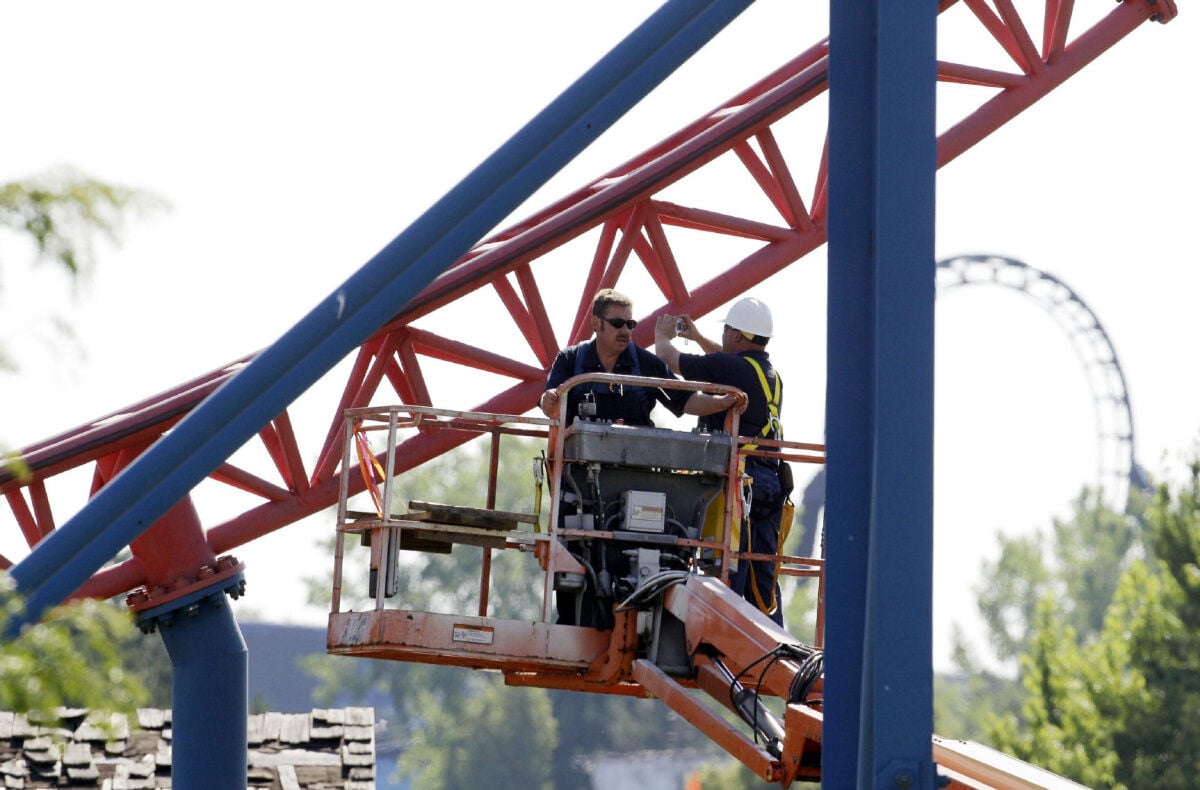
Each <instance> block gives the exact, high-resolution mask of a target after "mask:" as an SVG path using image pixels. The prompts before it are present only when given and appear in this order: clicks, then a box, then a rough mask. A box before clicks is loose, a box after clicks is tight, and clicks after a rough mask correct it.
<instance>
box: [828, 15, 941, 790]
mask: <svg viewBox="0 0 1200 790" xmlns="http://www.w3.org/2000/svg"><path fill="white" fill-rule="evenodd" d="M936 17H937V3H936V2H935V0H927V1H926V2H924V3H894V2H893V3H888V2H885V1H884V0H837V1H836V2H831V3H830V69H829V76H830V88H829V95H830V99H829V102H830V134H829V137H830V154H829V172H830V178H829V184H830V189H829V196H830V213H829V248H828V249H829V286H828V287H829V294H828V305H829V308H828V309H829V318H828V336H829V339H828V390H827V393H826V447H827V465H826V475H827V479H826V486H827V488H826V510H825V525H826V552H827V560H828V565H827V580H828V581H827V584H828V587H827V598H826V642H825V650H826V663H825V667H826V677H825V703H826V705H825V732H824V735H823V738H822V787H824V788H826V790H835V789H836V790H842V788H855V787H857V788H866V787H874V788H898V789H899V790H903V789H904V788H932V787H934V783H935V776H934V766H933V761H932V754H931V750H932V745H931V736H932V725H933V669H932V584H933V581H932V573H933V526H932V525H933V306H934V303H933V299H934V285H935V262H934V257H933V217H934V176H935V172H936V136H935V128H934V88H935V79H936V65H935V64H936V60H935V30H936V28H935V25H936Z"/></svg>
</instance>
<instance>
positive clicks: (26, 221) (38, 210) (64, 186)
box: [0, 169, 165, 276]
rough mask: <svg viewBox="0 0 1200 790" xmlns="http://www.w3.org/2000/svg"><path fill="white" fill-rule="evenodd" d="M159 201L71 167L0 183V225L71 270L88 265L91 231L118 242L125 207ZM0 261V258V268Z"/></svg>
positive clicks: (133, 208) (91, 255)
mask: <svg viewBox="0 0 1200 790" xmlns="http://www.w3.org/2000/svg"><path fill="white" fill-rule="evenodd" d="M163 206H165V203H164V202H163V201H162V200H161V199H159V198H155V197H152V196H150V195H149V194H148V193H145V192H140V191H138V190H134V189H131V188H129V187H125V186H120V185H117V184H108V183H105V182H103V181H98V180H96V179H94V178H90V177H88V176H86V175H84V174H82V173H79V172H77V171H75V170H72V169H61V170H58V171H55V172H51V173H46V174H44V175H41V176H37V177H34V178H29V179H26V180H24V181H12V182H9V183H5V184H0V228H7V229H9V230H11V231H14V232H16V233H17V234H18V235H21V236H24V237H26V238H28V239H29V240H30V241H32V242H33V244H34V249H35V251H36V257H37V259H38V260H39V261H50V262H53V263H57V264H60V265H61V266H62V267H63V268H65V269H66V270H67V271H68V272H70V273H71V274H72V275H75V276H79V275H86V274H87V273H88V271H89V270H90V269H91V267H92V264H93V263H94V260H95V247H94V243H93V240H94V238H95V237H96V236H97V235H100V236H103V237H105V238H107V239H108V240H109V241H111V242H114V243H116V242H119V241H120V236H121V233H122V231H123V230H124V225H125V220H126V218H127V216H128V215H129V214H130V213H131V212H135V211H136V212H141V211H145V210H148V209H151V208H159V207H163ZM4 264H5V261H4V259H2V258H0V268H2V267H3V265H4Z"/></svg>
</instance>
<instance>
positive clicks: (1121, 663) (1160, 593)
mask: <svg viewBox="0 0 1200 790" xmlns="http://www.w3.org/2000/svg"><path fill="white" fill-rule="evenodd" d="M1092 523H1093V524H1094V523H1095V522H1092ZM1145 523H1146V526H1147V529H1148V540H1149V548H1150V549H1152V551H1151V552H1147V555H1146V556H1145V557H1144V558H1143V559H1137V560H1135V561H1133V562H1131V563H1129V565H1128V567H1127V568H1125V569H1124V570H1122V571H1120V572H1119V573H1116V574H1115V576H1116V578H1115V580H1114V581H1112V582H1101V581H1099V580H1095V579H1093V580H1091V581H1088V580H1087V579H1086V577H1085V576H1076V577H1074V579H1075V581H1076V584H1075V586H1073V587H1072V586H1070V585H1064V587H1063V590H1065V591H1067V592H1068V593H1069V594H1072V595H1080V594H1081V592H1080V591H1081V590H1092V591H1093V594H1099V593H1097V592H1096V591H1097V590H1105V589H1109V588H1113V589H1114V592H1113V595H1112V597H1111V601H1110V603H1109V605H1108V606H1107V609H1106V611H1105V614H1104V617H1103V621H1102V625H1101V627H1100V629H1099V631H1098V632H1096V633H1093V634H1091V635H1090V636H1088V637H1087V638H1081V637H1080V635H1079V634H1078V633H1077V632H1076V630H1075V629H1076V627H1075V626H1074V625H1072V623H1093V622H1095V620H1094V615H1090V614H1089V615H1088V616H1083V615H1081V614H1080V609H1081V607H1079V606H1077V605H1074V604H1073V602H1067V601H1065V600H1063V599H1062V598H1060V597H1058V596H1056V595H1055V594H1054V593H1048V594H1047V595H1045V596H1044V598H1043V599H1042V600H1041V601H1040V602H1039V604H1038V606H1037V607H1036V610H1035V616H1034V619H1033V621H1032V623H1031V638H1030V640H1029V643H1028V644H1027V646H1026V649H1025V651H1024V653H1023V654H1022V656H1021V681H1022V687H1023V689H1024V692H1025V697H1024V700H1023V703H1022V706H1021V710H1020V714H1019V715H1012V714H1008V715H1004V716H997V717H994V718H993V719H991V721H990V722H989V728H988V729H989V734H990V736H991V737H992V739H993V741H994V745H995V746H996V747H997V748H999V749H1001V750H1003V751H1007V752H1010V753H1012V754H1014V755H1016V756H1018V757H1021V758H1023V759H1026V760H1028V761H1030V762H1033V763H1035V764H1037V765H1040V766H1042V767H1044V768H1047V769H1049V770H1052V771H1055V772H1056V773H1060V774H1063V775H1065V776H1068V777H1070V778H1072V779H1075V780H1076V781H1079V782H1083V783H1085V784H1088V785H1089V786H1092V787H1105V788H1141V787H1156V788H1180V790H1182V788H1192V787H1195V786H1196V781H1195V777H1196V776H1197V775H1200V750H1198V749H1197V748H1196V744H1197V743H1200V571H1198V570H1197V569H1198V568H1200V461H1198V462H1196V463H1193V464H1192V466H1191V477H1190V480H1189V481H1188V482H1187V483H1186V484H1185V485H1184V486H1182V487H1181V488H1180V490H1178V491H1177V492H1175V493H1174V494H1172V493H1171V492H1170V491H1169V489H1168V488H1167V487H1166V486H1163V487H1161V488H1160V489H1159V491H1158V494H1157V496H1156V497H1155V499H1154V502H1153V503H1152V505H1151V506H1150V507H1149V509H1148V510H1147V512H1146V517H1145ZM1103 537H1104V533H1103V530H1102V529H1101V535H1100V538H1098V540H1097V541H1096V543H1097V544H1103V543H1104V539H1103ZM1067 545H1073V546H1074V547H1075V550H1076V551H1080V552H1084V549H1083V548H1082V544H1079V543H1074V544H1067ZM1120 545H1122V541H1120V540H1115V541H1109V542H1108V544H1107V546H1108V547H1107V549H1104V548H1101V549H1100V550H1099V555H1100V558H1101V560H1103V558H1105V557H1111V555H1112V554H1114V553H1115V552H1116V550H1117V549H1116V547H1119V546H1120ZM1135 545H1136V541H1135V543H1133V544H1130V546H1131V547H1134V546H1135ZM1085 553H1086V552H1085Z"/></svg>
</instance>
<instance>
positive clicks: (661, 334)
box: [654, 313, 679, 374]
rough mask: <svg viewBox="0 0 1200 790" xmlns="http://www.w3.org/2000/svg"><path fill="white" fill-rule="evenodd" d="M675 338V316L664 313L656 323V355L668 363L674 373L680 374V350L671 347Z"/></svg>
mask: <svg viewBox="0 0 1200 790" xmlns="http://www.w3.org/2000/svg"><path fill="white" fill-rule="evenodd" d="M673 337H675V316H673V315H667V314H666V313H663V314H662V315H660V316H659V317H658V320H657V321H655V322H654V355H655V356H657V357H658V358H659V359H661V360H662V361H663V362H665V363H667V367H668V368H670V369H671V372H672V373H675V374H678V373H679V349H677V348H675V346H673V345H671V338H673Z"/></svg>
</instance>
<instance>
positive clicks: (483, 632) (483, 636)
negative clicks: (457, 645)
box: [454, 625, 496, 645]
mask: <svg viewBox="0 0 1200 790" xmlns="http://www.w3.org/2000/svg"><path fill="white" fill-rule="evenodd" d="M495 638H496V634H495V629H493V628H485V627H483V626H477V625H455V626H454V641H455V642H470V643H471V644H474V645H490V644H492V641H493V640H494V639H495Z"/></svg>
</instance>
